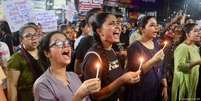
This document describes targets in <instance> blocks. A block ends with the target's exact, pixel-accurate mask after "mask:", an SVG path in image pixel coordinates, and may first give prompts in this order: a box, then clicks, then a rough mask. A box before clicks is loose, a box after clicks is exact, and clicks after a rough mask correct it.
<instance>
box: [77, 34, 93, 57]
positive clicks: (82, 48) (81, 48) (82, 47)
mask: <svg viewBox="0 0 201 101" xmlns="http://www.w3.org/2000/svg"><path fill="white" fill-rule="evenodd" d="M93 43H94V40H93V37H92V36H87V37H84V38H82V39H81V40H80V43H79V44H78V46H77V48H76V49H75V57H76V59H80V60H83V58H84V56H85V54H86V53H87V51H88V49H89V48H90V47H91V46H92V44H93Z"/></svg>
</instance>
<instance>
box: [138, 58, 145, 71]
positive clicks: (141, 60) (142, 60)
mask: <svg viewBox="0 0 201 101" xmlns="http://www.w3.org/2000/svg"><path fill="white" fill-rule="evenodd" d="M139 60H140V66H139V69H138V70H140V69H141V68H142V63H143V62H144V58H143V57H140V58H139Z"/></svg>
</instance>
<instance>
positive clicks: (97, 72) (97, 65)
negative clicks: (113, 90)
mask: <svg viewBox="0 0 201 101" xmlns="http://www.w3.org/2000/svg"><path fill="white" fill-rule="evenodd" d="M100 66H101V65H100V63H96V68H97V71H96V78H98V75H99V71H100Z"/></svg>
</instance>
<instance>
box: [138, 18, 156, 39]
mask: <svg viewBox="0 0 201 101" xmlns="http://www.w3.org/2000/svg"><path fill="white" fill-rule="evenodd" d="M142 32H143V34H145V36H146V37H149V38H154V37H156V36H157V34H158V25H157V21H156V19H155V18H150V19H149V20H148V22H147V24H146V25H145V28H143V29H142Z"/></svg>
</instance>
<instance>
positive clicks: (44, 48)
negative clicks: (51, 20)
mask: <svg viewBox="0 0 201 101" xmlns="http://www.w3.org/2000/svg"><path fill="white" fill-rule="evenodd" d="M38 55H39V59H40V61H41V62H42V63H43V64H45V66H46V67H49V68H48V69H47V71H46V72H45V73H44V74H43V75H42V76H41V77H39V78H38V79H37V80H36V82H35V83H34V88H33V89H34V98H35V101H81V100H83V99H84V100H85V101H89V100H90V99H89V97H87V95H89V94H91V93H94V92H97V91H99V90H100V80H99V79H96V78H94V79H90V80H87V81H84V82H83V83H81V81H80V79H79V77H78V76H77V75H76V74H75V73H73V72H66V66H67V65H68V64H69V63H70V61H71V47H70V45H69V41H68V40H67V37H66V35H65V34H63V33H61V32H52V33H50V34H48V35H47V36H45V37H44V38H43V39H42V41H41V43H40V45H39V48H38Z"/></svg>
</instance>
